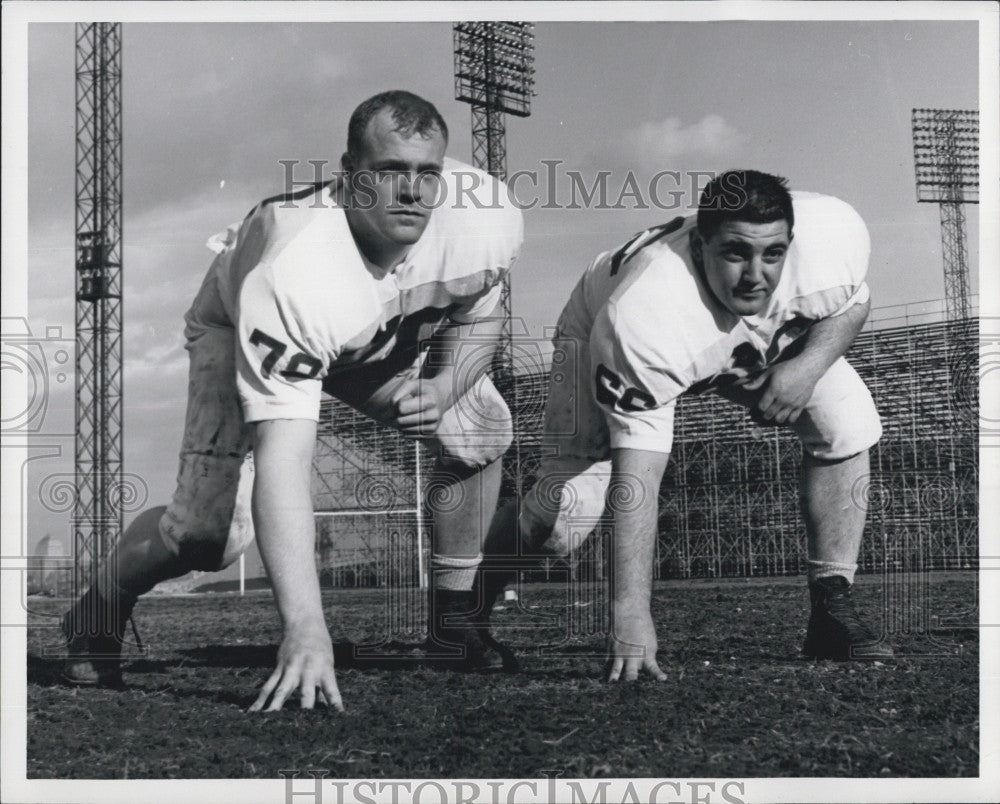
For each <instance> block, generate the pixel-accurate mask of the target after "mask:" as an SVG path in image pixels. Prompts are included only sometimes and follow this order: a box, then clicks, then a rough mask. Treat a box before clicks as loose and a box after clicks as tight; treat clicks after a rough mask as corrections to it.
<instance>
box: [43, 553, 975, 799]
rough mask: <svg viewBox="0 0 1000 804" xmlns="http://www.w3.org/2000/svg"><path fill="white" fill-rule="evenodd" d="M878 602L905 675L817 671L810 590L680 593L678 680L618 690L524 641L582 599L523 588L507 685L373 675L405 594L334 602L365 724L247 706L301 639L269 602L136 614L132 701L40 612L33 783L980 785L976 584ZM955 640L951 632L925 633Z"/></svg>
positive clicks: (434, 675)
mask: <svg viewBox="0 0 1000 804" xmlns="http://www.w3.org/2000/svg"><path fill="white" fill-rule="evenodd" d="M914 588H916V589H919V594H918V595H917V597H916V598H914V597H913V595H912V590H913V589H914ZM906 589H908V590H910V591H909V592H908V593H907V595H909V596H908V597H907V595H904V594H898V593H900V592H901V591H905V590H906ZM885 592H888V593H889V595H888V597H885V596H884V593H885ZM856 597H857V599H858V600H859V602H860V604H861V605H862V606H863V610H864V611H865V612H868V613H869V614H870V615H871V616H870V619H871V620H872V621H873V622H878V621H879V620H880V618H882V621H883V622H890V623H893V622H896V623H897V624H898V623H902V625H901V626H899V625H897V626H893V627H892V630H893V631H895V632H896V633H893V635H892V644H893V646H894V647H895V648H896V649H897V653H898V657H897V658H896V659H895V660H892V661H889V662H885V663H871V664H862V663H835V662H815V661H806V660H803V659H801V658H799V657H798V650H799V647H800V646H801V643H802V639H803V636H804V634H805V625H806V619H807V615H808V603H807V593H806V590H805V584H804V582H803V581H802V580H801V579H767V580H764V581H759V580H758V581H753V582H747V581H714V582H710V581H686V582H665V583H662V584H658V585H657V587H656V589H655V592H654V616H655V617H656V621H657V624H658V625H657V627H658V633H659V636H660V653H659V657H658V658H659V661H660V665H661V666H662V667H663V668H664V670H666V672H667V674H668V680H667V681H666V682H663V683H655V682H652V681H650V680H645V681H641V682H638V683H635V684H630V685H624V684H620V685H608V684H606V683H604V682H603V681H602V678H601V668H602V660H601V659H600V657H599V654H600V651H601V648H602V643H601V640H600V638H599V637H596V636H595V637H576V638H574V639H572V640H570V641H569V642H568V643H566V644H564V645H563V646H562V648H561V650H560V651H558V654H559V655H556V656H541V655H538V651H537V646H538V645H540V644H543V643H545V642H549V643H553V642H558V641H559V635H560V633H561V631H560V630H559V627H558V626H556V627H551V628H542V629H537V628H536V629H531V628H525V627H522V626H524V625H525V624H527V623H528V622H530V621H532V620H531V615H532V614H537V613H548V614H554V615H559V616H560V617H562V618H563V620H564V619H565V615H567V613H568V611H569V610H568V609H567V608H566V606H565V592H564V591H561V590H560V589H558V588H554V587H552V586H533V587H529V588H527V589H526V590H522V597H521V603H522V605H523V606H524V607H525V608H526V609H527V613H526V612H525V611H518V610H516V609H514V608H511V607H508V608H505V609H504V610H502V611H498V612H496V613H495V614H494V620H495V622H496V623H497V625H498V627H499V629H500V632H501V634H502V636H503V638H504V639H505V640H506V641H508V642H509V643H510V644H512V645H513V646H514V647H515V648H516V649H517V650H518V652H519V654H520V656H521V660H522V671H521V672H520V673H519V674H516V675H498V676H489V677H480V676H469V675H460V674H456V673H453V672H450V671H446V670H442V669H438V668H434V667H430V666H427V665H425V664H423V663H421V662H420V661H419V660H418V659H417V658H416V657H415V655H414V654H409V653H407V652H406V651H405V649H403V648H405V646H402V648H401V649H400V652H399V653H398V655H397V659H398V660H396V661H388V660H381V661H372V662H367V663H362V662H358V661H356V660H352V651H351V650H349V649H348V647H349V646H348V644H347V643H348V641H351V642H353V643H358V642H364V641H371V640H372V638H373V635H376V634H378V633H380V629H381V628H382V623H383V621H384V617H385V605H384V600H385V594H384V592H381V591H379V590H358V591H353V590H344V591H334V592H326V593H324V602H325V605H326V609H327V617H328V622H329V623H330V625H331V632H332V634H333V637H334V640H335V642H338V643H339V649H338V680H339V683H340V688H341V692H342V693H343V697H344V702H345V704H346V706H347V713H346V714H345V715H339V714H337V713H336V712H334V711H328V710H323V709H320V710H316V711H303V710H298V709H295V708H290V707H288V705H286V710H285V711H282V712H278V713H271V714H263V715H250V714H247V713H246V712H245V711H244V710H245V709H246V707H247V706H248V705H249V704H250V703H251V702H252V701H253V700H254V698H255V697H256V690H257V688H258V687H259V686H260V685H261V684H262V683H263V681H264V680H265V679H266V677H267V676H268V674H269V672H270V670H271V668H272V662H273V659H274V655H275V650H276V646H277V642H278V639H279V628H278V621H277V614H276V612H275V610H274V606H273V602H272V599H271V597H270V594H269V593H256V594H253V595H248V596H246V597H242V598H241V597H239V596H236V595H229V594H223V595H198V596H189V597H148V598H146V599H144V600H143V601H142V602H141V603H140V605H139V608H138V609H137V612H136V619H137V621H138V624H139V628H140V629H141V633H142V635H143V637H144V639H145V641H146V642H147V647H148V654H147V655H146V656H145V657H139V656H136V657H134V658H133V659H132V660H131V661H130V662H128V663H127V664H126V666H125V680H126V684H127V689H126V690H124V691H116V690H96V689H72V688H69V687H66V686H64V685H62V684H61V683H60V681H59V679H58V668H59V660H58V659H57V658H55V657H54V656H53V655H52V652H51V648H52V647H53V646H55V645H56V644H57V642H58V638H57V632H56V631H55V630H54V625H55V623H56V620H55V619H54V618H53V617H52V616H51V615H53V614H55V613H56V612H57V611H58V610H59V608H60V604H58V603H57V602H56V601H51V600H44V599H39V598H32V599H31V601H30V607H31V609H32V610H33V612H34V613H33V614H32V615H31V616H30V619H29V626H30V627H29V633H28V648H29V655H28V660H27V672H28V722H27V734H28V747H27V750H28V756H27V768H28V777H29V778H31V779H39V778H98V779H122V778H129V779H146V778H275V777H277V776H278V772H279V771H280V770H288V769H306V768H323V769H328V770H329V776H330V777H331V778H360V777H368V778H430V777H445V778H447V777H483V778H497V777H507V778H512V777H537V776H541V775H542V774H543V771H562V772H563V774H564V776H566V777H576V778H579V777H693V776H694V777H721V776H729V777H767V776H795V777H798V776H807V777H814V776H840V777H845V776H846V777H869V776H872V777H901V776H914V777H925V776H927V777H955V776H976V775H978V770H979V753H978V745H979V720H978V717H979V689H978V683H979V674H978V661H979V654H978V635H977V631H976V629H975V628H974V627H971V626H972V625H973V624H974V623H976V622H977V614H976V610H975V607H976V600H977V595H976V578H975V576H974V574H971V573H965V574H939V575H930V576H928V578H927V579H926V581H921V582H920V583H919V584H917V585H916V586H913V585H912V584H909V585H902V586H898V587H897V585H896V584H895V582H894V581H890V582H889V584H888V586H887V585H886V582H885V579H884V578H882V577H881V576H880V577H873V578H862V579H860V580H859V583H858V585H857V591H856ZM887 601H888V605H887ZM904 603H905V604H906V606H907V608H906V609H905V610H903V609H901V608H900V607H901V606H902V605H903V604H904ZM534 606H537V607H538V608H537V609H532V608H531V607H534ZM921 612H923V614H921ZM886 614H888V615H889V616H888V619H887V620H886V619H884V616H885V615H886ZM46 615H48V616H46ZM901 615H903V616H901ZM925 615H929V616H925ZM907 623H909V625H907ZM936 623H937V624H939V625H940V624H944V626H945V627H942V628H937V629H935V630H934V631H932V632H930V633H927V632H923V633H921V631H924V626H925V625H927V624H929V625H934V624H936Z"/></svg>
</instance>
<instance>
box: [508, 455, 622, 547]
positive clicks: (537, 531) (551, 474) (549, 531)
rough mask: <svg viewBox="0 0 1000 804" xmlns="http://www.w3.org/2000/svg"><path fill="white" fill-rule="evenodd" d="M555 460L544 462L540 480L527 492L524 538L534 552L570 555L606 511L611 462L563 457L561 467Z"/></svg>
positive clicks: (522, 535)
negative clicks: (594, 461)
mask: <svg viewBox="0 0 1000 804" xmlns="http://www.w3.org/2000/svg"><path fill="white" fill-rule="evenodd" d="M553 463H554V462H552V463H549V465H548V466H546V464H545V463H543V466H542V467H541V468H540V470H539V480H538V482H537V483H535V485H534V487H532V489H531V491H530V492H529V493H528V494H527V495H526V496H525V499H524V503H523V504H522V506H521V516H520V520H519V525H520V528H521V541H522V543H523V544H524V545H525V546H526V547H527V548H528V549H529V550H531V551H532V552H537V553H539V554H542V555H549V556H571V555H573V554H574V553H575V552H576V550H577V549H578V548H579V547H580V545H581V544H583V542H584V541H585V540H586V538H587V536H588V534H589V533H590V532H591V531H592V530H593V529H594V528H595V527H596V526H597V524H598V522H599V521H600V519H601V517H602V515H603V514H604V508H605V495H606V494H607V490H608V484H609V482H610V480H611V462H610V461H598V462H596V463H593V462H591V461H589V460H587V459H561V460H559V461H558V468H554V466H553ZM543 469H545V470H547V471H545V473H544V474H542V470H543Z"/></svg>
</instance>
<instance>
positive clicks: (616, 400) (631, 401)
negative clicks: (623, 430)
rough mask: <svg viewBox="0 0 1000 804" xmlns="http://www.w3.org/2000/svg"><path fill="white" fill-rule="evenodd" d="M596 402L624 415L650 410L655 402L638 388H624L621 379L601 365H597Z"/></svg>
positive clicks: (654, 405)
mask: <svg viewBox="0 0 1000 804" xmlns="http://www.w3.org/2000/svg"><path fill="white" fill-rule="evenodd" d="M596 396H597V401H598V402H600V403H601V404H602V405H611V406H612V407H615V408H618V410H620V411H623V412H625V413H638V412H640V411H643V410H652V409H653V408H655V407H656V400H655V399H653V397H652V396H651V395H650V394H648V393H646V392H645V391H640V390H639V389H638V388H626V387H625V383H624V382H622V378H621V377H619V376H618V375H617V374H615V373H614V372H613V371H612V370H611V369H609V368H608V367H607V366H605V365H604V364H603V363H598V365H597V389H596Z"/></svg>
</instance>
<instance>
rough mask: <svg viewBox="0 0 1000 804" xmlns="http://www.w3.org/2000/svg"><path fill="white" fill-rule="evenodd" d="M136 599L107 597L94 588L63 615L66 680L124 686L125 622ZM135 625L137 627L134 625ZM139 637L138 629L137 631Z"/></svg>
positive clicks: (63, 674)
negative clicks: (122, 668) (109, 598)
mask: <svg viewBox="0 0 1000 804" xmlns="http://www.w3.org/2000/svg"><path fill="white" fill-rule="evenodd" d="M135 602H136V599H135V598H134V597H131V596H130V597H128V598H127V599H125V598H124V596H123V598H120V599H119V600H117V601H109V600H105V599H104V598H103V597H101V596H100V595H99V594H98V593H97V590H96V588H91V589H90V590H89V591H88V592H87V593H86V594H85V595H83V597H81V598H80V599H79V600H77V601H76V603H75V604H74V605H73V608H71V609H70V610H69V611H68V612H66V614H65V615H64V616H63V618H62V624H61V625H62V632H63V636H65V638H66V661H65V663H64V664H63V668H62V677H63V679H64V680H65V681H66V682H68V683H70V684H73V685H75V686H91V687H119V688H120V687H123V686H124V682H123V680H122V670H121V655H122V647H123V645H124V640H125V624H126V623H127V622H128V620H129V618H130V617H131V616H132V608H133V607H134V606H135ZM134 627H135V626H134V624H133V628H134ZM136 637H137V638H138V632H136Z"/></svg>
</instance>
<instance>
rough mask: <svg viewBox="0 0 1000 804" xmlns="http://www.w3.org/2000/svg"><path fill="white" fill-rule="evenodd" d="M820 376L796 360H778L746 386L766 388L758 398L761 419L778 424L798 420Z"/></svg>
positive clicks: (750, 388)
mask: <svg viewBox="0 0 1000 804" xmlns="http://www.w3.org/2000/svg"><path fill="white" fill-rule="evenodd" d="M820 376H822V375H821V374H820V375H817V374H816V372H815V371H813V370H811V369H810V368H809V367H808V366H807V365H804V364H802V363H801V362H798V361H795V360H786V361H784V362H781V363H776V364H775V365H773V366H769V367H768V368H767V369H765V370H764V371H763V372H762V373H761V374H760V376H758V377H755V378H754V379H753V380H751V381H750V382H748V383H747V384H746V385H745V386H743V387H744V388H745V389H746V390H748V391H756V390H758V389H763V393H762V394H761V396H760V399H759V400H758V401H757V412H758V414H759V415H760V416H761V418H763V419H765V420H767V421H769V422H774V423H775V424H792V423H793V422H795V421H797V420H798V418H799V416H800V415H801V413H802V411H803V410H805V407H806V405H807V404H809V400H810V399H811V398H812V395H813V391H814V390H815V388H816V383H817V382H819V379H820Z"/></svg>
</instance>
